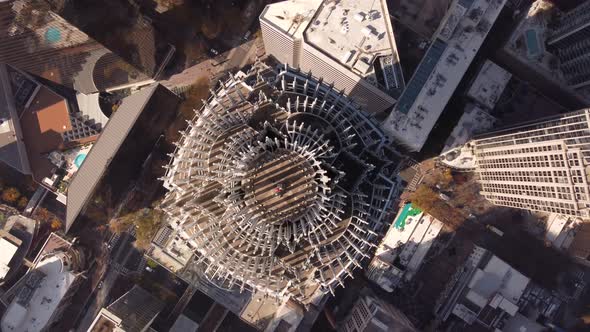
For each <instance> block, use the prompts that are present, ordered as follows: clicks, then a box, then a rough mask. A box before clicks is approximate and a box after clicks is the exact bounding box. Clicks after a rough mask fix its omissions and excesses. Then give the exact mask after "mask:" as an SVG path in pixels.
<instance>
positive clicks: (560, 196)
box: [483, 186, 572, 200]
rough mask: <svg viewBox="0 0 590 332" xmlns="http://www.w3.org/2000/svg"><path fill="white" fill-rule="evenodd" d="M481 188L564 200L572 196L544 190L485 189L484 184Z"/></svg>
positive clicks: (502, 192)
mask: <svg viewBox="0 0 590 332" xmlns="http://www.w3.org/2000/svg"><path fill="white" fill-rule="evenodd" d="M483 189H484V191H493V192H494V193H499V194H507V195H526V196H534V197H544V198H556V199H564V200H571V199H572V196H571V195H570V194H556V193H548V192H544V191H529V190H512V189H493V190H487V188H486V187H485V186H484V187H483Z"/></svg>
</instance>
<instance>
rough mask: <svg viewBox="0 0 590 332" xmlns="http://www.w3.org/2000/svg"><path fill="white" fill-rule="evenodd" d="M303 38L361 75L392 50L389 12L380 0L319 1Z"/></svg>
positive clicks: (392, 37)
mask: <svg viewBox="0 0 590 332" xmlns="http://www.w3.org/2000/svg"><path fill="white" fill-rule="evenodd" d="M305 37H306V41H307V42H308V43H309V44H312V45H314V46H315V47H317V48H318V49H320V50H322V51H323V52H324V53H326V54H328V55H330V56H332V57H334V58H335V59H336V60H337V61H339V62H340V63H341V64H343V65H345V66H347V67H349V68H352V69H353V70H354V71H358V73H359V74H361V75H362V76H364V75H366V74H367V72H368V71H369V70H370V67H371V66H370V65H371V64H372V60H373V59H374V58H375V57H377V56H380V55H390V54H392V52H393V51H394V50H395V41H394V36H393V32H392V30H391V22H390V21H389V11H388V10H387V4H386V3H385V1H382V0H372V1H367V0H341V1H323V2H322V4H321V5H320V6H319V8H318V10H317V12H316V13H315V16H314V17H313V22H311V24H310V25H309V27H308V28H307V29H306V30H305Z"/></svg>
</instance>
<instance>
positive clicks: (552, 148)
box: [477, 145, 561, 157]
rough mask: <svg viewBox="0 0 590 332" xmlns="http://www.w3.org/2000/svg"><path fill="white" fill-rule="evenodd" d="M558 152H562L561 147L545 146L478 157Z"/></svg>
mask: <svg viewBox="0 0 590 332" xmlns="http://www.w3.org/2000/svg"><path fill="white" fill-rule="evenodd" d="M556 150H561V145H545V146H535V147H530V148H519V149H507V150H499V151H487V152H480V153H477V156H479V157H487V156H503V155H508V154H521V153H535V152H547V151H556Z"/></svg>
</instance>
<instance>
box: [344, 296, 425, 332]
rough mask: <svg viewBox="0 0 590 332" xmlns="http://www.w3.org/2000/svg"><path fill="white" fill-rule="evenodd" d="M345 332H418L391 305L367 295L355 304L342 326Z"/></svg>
mask: <svg viewBox="0 0 590 332" xmlns="http://www.w3.org/2000/svg"><path fill="white" fill-rule="evenodd" d="M339 331H343V332H377V331H381V332H416V331H417V330H416V329H415V328H414V325H413V324H412V322H411V321H410V320H409V319H408V317H406V315H404V314H403V313H402V312H401V311H399V309H397V308H395V307H394V306H392V305H391V304H389V303H386V302H385V301H383V300H381V299H379V298H377V297H376V296H373V295H370V294H366V295H362V296H361V297H360V298H359V299H358V300H357V301H356V303H355V304H354V307H353V308H352V309H351V311H350V313H349V314H348V316H347V317H346V318H345V319H344V321H343V322H342V323H341V324H340V329H339Z"/></svg>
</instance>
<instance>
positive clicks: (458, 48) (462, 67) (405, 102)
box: [383, 0, 506, 151]
mask: <svg viewBox="0 0 590 332" xmlns="http://www.w3.org/2000/svg"><path fill="white" fill-rule="evenodd" d="M505 3H506V0H457V1H454V2H453V5H452V6H451V8H450V9H449V11H448V13H447V15H446V17H445V19H444V20H443V22H442V23H441V25H440V27H439V28H438V31H437V33H436V34H435V37H434V39H433V41H432V42H431V44H430V48H429V49H428V51H427V52H426V54H425V55H424V57H423V58H422V61H421V62H420V64H419V65H418V68H416V70H415V71H414V75H413V76H412V78H411V79H410V81H408V84H407V88H406V89H405V90H404V92H403V94H402V95H401V96H400V98H399V100H398V102H397V104H396V106H395V108H394V109H393V112H391V114H390V115H389V116H388V117H387V119H386V120H385V122H384V123H383V127H384V129H385V131H386V132H388V134H390V135H391V136H392V137H394V138H395V139H396V140H397V141H399V142H400V143H401V144H402V145H403V146H404V147H406V148H407V149H408V150H411V151H420V150H422V148H423V147H424V144H425V143H426V140H427V139H428V136H429V135H430V132H431V131H432V129H433V128H434V125H435V124H436V122H437V121H438V118H439V117H440V115H441V113H442V112H443V110H444V109H445V107H446V105H447V103H448V102H449V100H450V99H451V97H452V95H453V93H454V92H455V90H456V89H457V86H458V85H459V82H461V80H462V79H463V76H464V75H465V73H466V72H467V69H468V68H469V65H470V64H471V62H472V61H473V59H474V58H475V55H476V54H477V51H478V50H479V48H480V47H481V45H482V44H483V42H484V40H485V38H486V37H487V35H488V33H489V32H490V30H491V28H492V25H493V24H494V22H495V21H496V19H497V18H498V16H499V15H500V12H501V11H502V8H504V4H505Z"/></svg>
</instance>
